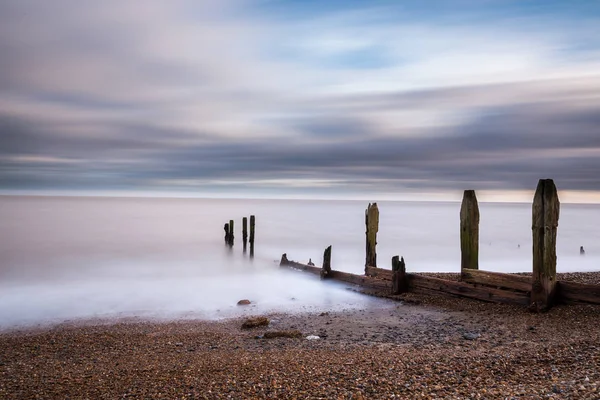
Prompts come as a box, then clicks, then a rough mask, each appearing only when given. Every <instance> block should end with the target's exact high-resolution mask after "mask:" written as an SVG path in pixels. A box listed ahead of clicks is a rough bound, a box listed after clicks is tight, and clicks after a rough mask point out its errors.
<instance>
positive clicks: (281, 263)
mask: <svg viewBox="0 0 600 400" xmlns="http://www.w3.org/2000/svg"><path fill="white" fill-rule="evenodd" d="M289 263H290V260H288V258H287V253H283V254H282V255H281V261H279V266H280V267H284V266H286V265H288V264H289Z"/></svg>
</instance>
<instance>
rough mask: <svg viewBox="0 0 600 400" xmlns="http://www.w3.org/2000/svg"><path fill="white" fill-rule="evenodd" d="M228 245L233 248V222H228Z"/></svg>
mask: <svg viewBox="0 0 600 400" xmlns="http://www.w3.org/2000/svg"><path fill="white" fill-rule="evenodd" d="M229 245H230V246H233V220H232V219H230V220H229Z"/></svg>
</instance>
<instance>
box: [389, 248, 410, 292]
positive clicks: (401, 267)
mask: <svg viewBox="0 0 600 400" xmlns="http://www.w3.org/2000/svg"><path fill="white" fill-rule="evenodd" d="M392 271H393V275H392V294H400V293H404V292H406V291H407V290H408V287H407V286H408V285H407V282H406V264H405V263H404V257H402V258H400V257H399V256H394V257H392Z"/></svg>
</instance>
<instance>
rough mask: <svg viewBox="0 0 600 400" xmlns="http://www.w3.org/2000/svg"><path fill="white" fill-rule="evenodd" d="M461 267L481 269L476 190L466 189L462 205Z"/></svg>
mask: <svg viewBox="0 0 600 400" xmlns="http://www.w3.org/2000/svg"><path fill="white" fill-rule="evenodd" d="M460 253H461V260H460V267H461V270H462V269H479V205H478V204H477V197H476V196H475V191H474V190H465V193H464V194H463V201H462V205H461V207H460Z"/></svg>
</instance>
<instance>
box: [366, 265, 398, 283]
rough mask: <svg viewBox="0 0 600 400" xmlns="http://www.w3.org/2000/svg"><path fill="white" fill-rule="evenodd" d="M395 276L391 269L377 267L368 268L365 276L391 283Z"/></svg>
mask: <svg viewBox="0 0 600 400" xmlns="http://www.w3.org/2000/svg"><path fill="white" fill-rule="evenodd" d="M393 274H394V272H393V271H391V270H389V269H384V268H376V267H367V269H366V271H365V275H367V276H371V277H374V278H379V279H383V280H386V281H391V280H392V276H393Z"/></svg>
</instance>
